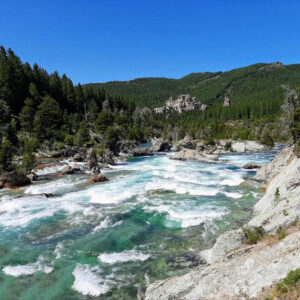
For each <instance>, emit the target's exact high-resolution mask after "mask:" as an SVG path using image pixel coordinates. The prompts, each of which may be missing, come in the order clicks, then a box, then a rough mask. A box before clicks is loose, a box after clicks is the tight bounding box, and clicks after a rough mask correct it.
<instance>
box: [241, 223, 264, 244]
mask: <svg viewBox="0 0 300 300" xmlns="http://www.w3.org/2000/svg"><path fill="white" fill-rule="evenodd" d="M243 233H244V238H245V240H244V241H245V243H246V244H256V243H257V242H258V241H260V240H262V239H263V237H264V235H265V232H264V229H263V228H262V226H259V227H256V228H253V229H251V228H247V227H246V228H243Z"/></svg>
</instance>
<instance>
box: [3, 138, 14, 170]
mask: <svg viewBox="0 0 300 300" xmlns="http://www.w3.org/2000/svg"><path fill="white" fill-rule="evenodd" d="M12 154H13V148H12V144H11V142H10V141H9V140H8V139H6V138H5V139H4V140H3V141H2V143H1V147H0V168H1V169H2V170H4V171H9V170H10V169H11V167H12Z"/></svg>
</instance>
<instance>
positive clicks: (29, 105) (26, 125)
mask: <svg viewBox="0 0 300 300" xmlns="http://www.w3.org/2000/svg"><path fill="white" fill-rule="evenodd" d="M24 104H25V105H24V106H23V108H22V110H21V113H20V115H19V120H20V124H21V126H22V128H23V129H24V130H25V131H27V132H28V133H30V134H31V133H32V130H33V116H34V113H35V109H34V102H33V100H32V99H31V98H27V99H26V100H25V101H24Z"/></svg>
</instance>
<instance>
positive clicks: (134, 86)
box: [87, 63, 300, 119]
mask: <svg viewBox="0 0 300 300" xmlns="http://www.w3.org/2000/svg"><path fill="white" fill-rule="evenodd" d="M299 84H300V65H287V66H285V65H282V64H280V63H274V64H262V63H261V64H255V65H251V66H248V67H244V68H239V69H234V70H231V71H228V72H217V73H192V74H190V75H187V76H185V77H182V78H180V79H167V78H140V79H135V80H131V81H123V82H120V81H114V82H107V83H94V84H88V85H87V86H89V87H91V88H93V89H97V88H99V87H101V88H105V89H106V90H107V91H108V92H109V93H110V94H115V95H122V96H125V97H127V98H128V99H132V100H134V101H135V103H136V104H137V105H140V106H149V107H157V106H161V105H163V104H164V101H165V100H166V99H167V98H169V97H170V96H173V97H176V96H178V95H179V94H183V93H188V94H191V95H192V96H196V97H197V98H198V99H199V101H200V102H202V103H206V104H208V105H209V106H210V107H211V106H220V105H222V104H223V101H224V97H225V96H228V97H229V98H230V99H231V102H232V107H231V108H229V109H226V111H225V112H224V114H227V115H228V118H229V119H239V118H251V117H254V118H257V117H261V116H264V115H265V114H277V113H278V112H279V111H280V106H281V105H282V103H283V99H284V89H283V87H282V86H283V85H288V86H290V87H296V86H299ZM214 109H215V108H213V110H214ZM226 118H227V117H226Z"/></svg>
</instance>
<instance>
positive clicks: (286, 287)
mask: <svg viewBox="0 0 300 300" xmlns="http://www.w3.org/2000/svg"><path fill="white" fill-rule="evenodd" d="M293 288H296V289H297V291H298V292H299V293H300V268H298V269H296V270H293V271H290V272H289V273H288V275H287V277H286V278H284V279H283V280H281V281H280V282H279V283H278V284H277V291H278V292H280V293H288V292H289V291H290V290H291V289H293Z"/></svg>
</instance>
